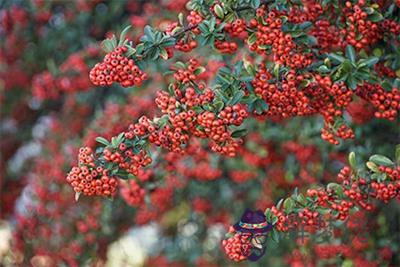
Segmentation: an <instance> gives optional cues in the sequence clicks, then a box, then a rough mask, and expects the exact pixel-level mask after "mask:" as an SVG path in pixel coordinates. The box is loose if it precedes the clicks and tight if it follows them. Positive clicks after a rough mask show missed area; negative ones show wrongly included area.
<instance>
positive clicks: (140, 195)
mask: <svg viewBox="0 0 400 267" xmlns="http://www.w3.org/2000/svg"><path fill="white" fill-rule="evenodd" d="M145 193H146V192H145V190H144V189H143V188H142V187H141V186H140V185H139V184H138V183H137V182H136V181H135V180H134V179H132V180H129V182H128V183H121V188H120V194H121V196H122V198H123V199H124V200H125V202H126V203H128V204H129V205H131V206H132V207H138V206H139V205H141V204H142V203H143V201H144V195H145Z"/></svg>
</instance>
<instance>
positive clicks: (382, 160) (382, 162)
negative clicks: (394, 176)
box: [369, 155, 394, 167]
mask: <svg viewBox="0 0 400 267" xmlns="http://www.w3.org/2000/svg"><path fill="white" fill-rule="evenodd" d="M369 160H370V161H372V162H373V163H375V164H377V165H378V166H387V167H389V166H393V164H394V163H393V161H391V160H390V159H389V158H388V157H385V156H382V155H372V156H371V157H370V158H369Z"/></svg>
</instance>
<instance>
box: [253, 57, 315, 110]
mask: <svg viewBox="0 0 400 267" xmlns="http://www.w3.org/2000/svg"><path fill="white" fill-rule="evenodd" d="M271 79H272V75H271V73H270V72H269V71H268V70H267V69H266V67H265V65H264V64H261V65H260V66H259V69H258V71H257V73H256V76H255V78H254V80H253V81H252V84H253V87H254V91H255V93H256V94H258V95H260V96H261V97H262V98H263V99H264V101H265V102H266V103H267V104H268V105H269V109H268V111H267V112H266V115H267V116H279V117H282V118H288V117H294V116H304V115H309V114H311V113H312V112H314V111H313V110H312V109H311V107H310V104H309V103H310V100H309V99H308V98H307V96H306V95H305V94H304V92H302V91H300V90H298V89H297V87H298V85H299V84H300V82H301V81H302V80H303V79H304V77H303V76H297V75H295V71H294V70H291V71H289V72H288V73H287V74H286V75H285V76H284V80H282V81H281V82H277V83H270V81H271Z"/></svg>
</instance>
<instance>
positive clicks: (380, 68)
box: [374, 62, 396, 78]
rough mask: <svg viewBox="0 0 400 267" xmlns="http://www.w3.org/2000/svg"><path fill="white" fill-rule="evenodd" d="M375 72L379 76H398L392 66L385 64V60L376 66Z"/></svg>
mask: <svg viewBox="0 0 400 267" xmlns="http://www.w3.org/2000/svg"><path fill="white" fill-rule="evenodd" d="M374 70H375V72H376V73H377V74H378V75H379V76H386V77H389V78H396V72H395V71H394V70H392V69H391V68H390V67H388V66H385V64H384V63H383V62H379V63H377V64H376V65H375V67H374Z"/></svg>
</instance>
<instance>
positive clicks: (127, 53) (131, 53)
mask: <svg viewBox="0 0 400 267" xmlns="http://www.w3.org/2000/svg"><path fill="white" fill-rule="evenodd" d="M126 47H127V48H128V51H126V52H125V56H126V57H130V56H132V55H133V54H135V53H136V49H135V48H133V47H131V46H129V45H127V46H126Z"/></svg>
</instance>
